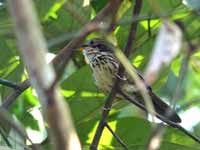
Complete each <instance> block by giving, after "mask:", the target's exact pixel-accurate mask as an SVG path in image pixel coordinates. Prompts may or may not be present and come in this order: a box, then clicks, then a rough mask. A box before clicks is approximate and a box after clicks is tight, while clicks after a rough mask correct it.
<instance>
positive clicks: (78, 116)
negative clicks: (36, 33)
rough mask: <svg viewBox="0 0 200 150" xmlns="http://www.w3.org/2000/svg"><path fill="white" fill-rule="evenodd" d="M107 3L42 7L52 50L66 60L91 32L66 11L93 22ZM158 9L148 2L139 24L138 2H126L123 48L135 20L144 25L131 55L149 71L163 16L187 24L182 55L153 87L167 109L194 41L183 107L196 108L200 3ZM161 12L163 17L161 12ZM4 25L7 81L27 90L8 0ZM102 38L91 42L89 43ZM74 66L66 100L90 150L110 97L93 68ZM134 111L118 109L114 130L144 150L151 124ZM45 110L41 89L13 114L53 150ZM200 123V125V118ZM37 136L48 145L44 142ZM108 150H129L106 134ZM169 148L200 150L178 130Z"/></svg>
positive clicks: (72, 1) (76, 60)
mask: <svg viewBox="0 0 200 150" xmlns="http://www.w3.org/2000/svg"><path fill="white" fill-rule="evenodd" d="M107 2H108V0H101V1H100V0H91V1H89V0H84V1H79V0H69V1H65V0H34V4H35V6H36V11H37V13H38V16H39V19H40V22H41V26H42V30H43V33H44V35H45V37H46V40H47V44H48V47H49V51H50V52H51V53H55V54H56V53H58V52H59V50H60V49H61V48H62V47H64V45H66V44H67V43H68V42H69V41H70V40H71V39H72V38H73V37H74V36H77V33H78V32H79V30H80V29H81V27H82V26H83V25H82V23H81V22H80V20H78V19H77V18H76V17H74V16H73V13H72V12H69V11H68V9H67V7H66V5H69V6H70V7H73V9H74V10H75V12H76V13H77V14H79V15H80V16H81V17H84V20H86V21H89V20H90V19H92V18H93V17H94V16H95V15H96V13H98V12H99V11H100V10H101V9H102V8H103V7H104V6H105V5H106V3H107ZM151 2H152V1H151ZM153 2H154V3H153V4H152V5H150V0H149V1H144V2H143V7H142V10H141V13H140V15H139V16H138V17H137V18H132V15H131V13H132V7H133V5H134V1H133V2H132V1H129V0H127V1H126V2H124V3H123V7H122V8H120V12H119V16H120V20H119V24H118V25H117V28H116V30H115V31H114V36H115V37H116V39H117V42H118V45H119V46H120V47H121V48H122V49H123V48H124V46H125V44H126V41H127V37H128V33H129V27H130V23H131V21H132V19H136V20H139V24H138V29H137V34H136V40H135V41H134V45H133V47H132V49H133V50H134V53H132V54H131V56H130V61H131V62H132V63H133V64H134V65H135V66H137V68H138V70H140V71H141V72H142V71H144V69H145V67H146V64H147V63H148V62H149V58H150V55H151V51H152V48H153V45H154V42H155V37H156V35H157V33H158V29H159V26H160V24H161V17H162V16H166V17H168V18H169V19H170V20H172V21H175V20H179V21H181V22H182V23H183V25H184V27H185V31H186V33H184V36H185V38H184V39H183V46H182V51H181V53H180V54H179V55H178V56H177V57H176V58H175V59H174V60H173V62H172V63H171V65H169V66H166V67H164V68H163V70H162V72H161V73H160V76H159V78H158V80H157V81H156V83H155V84H154V85H153V90H154V91H155V92H156V93H157V94H158V95H159V96H161V97H162V98H163V99H164V100H166V102H170V100H171V98H172V97H173V95H174V93H175V92H174V91H175V89H176V86H177V82H178V76H179V69H180V66H181V63H182V61H183V58H184V57H185V55H186V52H187V51H188V45H187V43H186V39H189V40H190V41H191V42H192V43H193V44H194V45H196V46H197V49H196V51H195V52H194V53H193V54H192V56H191V57H190V61H189V65H188V68H187V73H186V74H185V78H184V81H183V84H181V95H179V97H178V99H177V107H179V106H180V105H183V104H185V103H187V102H190V100H192V99H199V100H200V76H199V73H200V71H199V68H200V52H199V50H200V47H199V42H200V38H199V37H200V16H199V10H200V6H199V4H200V3H199V2H198V0H183V1H181V0H178V1H174V0H162V1H159V0H154V1H153ZM155 6H156V7H155ZM154 7H155V8H157V9H158V10H155V8H154ZM0 20H1V21H0V39H1V40H0V60H1V63H0V78H3V79H7V80H10V81H13V82H15V83H19V82H21V81H22V80H24V78H25V77H26V76H27V75H26V73H25V71H24V66H23V62H22V60H21V57H20V54H19V53H18V47H17V41H16V38H15V33H14V29H13V26H14V25H13V23H12V21H11V17H10V15H9V13H8V8H7V2H6V1H4V0H1V1H0ZM95 35H96V34H92V35H91V36H88V39H90V38H91V37H93V36H95ZM72 63H73V65H70V66H69V67H67V68H66V73H65V75H64V77H63V80H62V82H61V93H62V94H63V96H64V97H65V98H66V101H67V102H68V103H69V105H70V108H71V112H72V115H73V119H74V123H75V126H76V129H77V132H78V134H79V137H80V140H81V143H82V145H83V147H84V149H88V147H89V146H88V145H89V144H90V142H91V140H92V138H93V135H94V133H95V129H96V126H97V123H98V120H99V119H100V114H101V109H102V105H103V102H104V99H105V96H104V94H102V93H100V92H99V91H98V90H97V89H96V87H95V85H94V82H93V79H92V75H91V71H90V69H89V67H88V66H86V64H85V62H84V58H83V56H82V55H81V53H80V52H77V53H76V54H74V55H73V58H72ZM12 91H13V90H12V89H10V88H8V87H6V86H4V85H0V100H1V101H3V100H4V98H5V97H6V96H8V95H9V93H11V92H12ZM128 105H129V104H128V103H127V102H117V104H116V105H115V106H114V107H113V110H112V111H111V115H110V117H109V124H110V126H111V127H112V128H113V130H114V131H116V133H117V134H118V135H119V136H120V137H121V138H122V140H123V141H124V142H125V143H126V144H127V146H128V147H129V148H130V149H134V150H143V149H145V146H146V143H147V140H148V137H149V134H150V133H151V123H150V122H148V121H146V120H143V119H139V114H140V113H138V112H137V109H134V111H133V108H134V107H128ZM195 106H197V107H199V106H200V105H199V104H196V105H195ZM39 107H40V105H39V103H38V99H37V96H36V94H35V92H34V90H33V89H31V88H29V89H28V90H26V91H25V92H24V93H23V94H22V95H21V96H20V97H19V98H17V100H16V102H15V103H14V105H12V107H11V109H10V111H11V112H12V114H13V116H15V117H17V119H18V120H19V121H20V123H21V124H23V126H24V127H25V129H26V131H27V132H28V135H29V136H30V137H31V139H32V140H33V142H37V143H42V142H43V141H45V142H44V143H42V146H43V147H44V149H50V147H51V144H50V142H49V141H48V140H47V131H46V129H45V128H47V127H48V125H46V123H45V122H44V121H43V120H42V119H41V118H40V116H41V113H40V108H39ZM34 110H37V111H34ZM187 111H188V109H187V108H184V110H182V111H181V113H184V112H187ZM199 115H200V114H199ZM191 117H192V116H191ZM182 119H183V120H184V118H182ZM185 119H187V118H185ZM194 119H198V120H199V118H194ZM186 121H187V120H186ZM193 127H194V130H191V131H193V133H194V134H196V135H199V136H200V133H199V132H200V126H199V124H197V125H195V124H193ZM6 132H7V133H6V134H7V135H9V136H13V134H12V133H13V130H9V131H6ZM1 135H2V133H1ZM36 137H37V138H39V139H40V140H37V138H36ZM9 140H10V141H13V140H16V141H21V139H20V138H18V140H17V139H15V138H9ZM11 143H13V142H11ZM18 144H19V143H18ZM0 145H6V142H5V140H4V139H3V138H0ZM47 147H48V148H47ZM100 149H102V150H109V149H111V150H117V149H122V148H121V147H120V145H119V144H118V143H117V142H116V140H115V139H114V138H113V137H112V135H111V134H110V133H109V131H107V130H105V131H104V132H103V136H102V138H101V141H100ZM161 149H162V150H168V149H173V150H198V149H200V148H199V145H198V144H197V143H195V142H194V141H193V140H191V139H190V138H188V137H187V136H186V135H184V134H183V133H181V132H180V131H178V130H177V129H173V128H171V127H166V134H165V136H164V138H163V141H162V143H161Z"/></svg>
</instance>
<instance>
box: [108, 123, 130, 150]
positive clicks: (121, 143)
mask: <svg viewBox="0 0 200 150" xmlns="http://www.w3.org/2000/svg"><path fill="white" fill-rule="evenodd" d="M105 127H106V128H107V129H108V130H109V131H110V133H111V134H112V135H113V137H114V138H115V139H116V140H117V142H118V143H119V144H120V145H121V146H122V147H123V148H124V149H125V150H128V147H127V146H126V144H125V143H124V142H123V141H122V140H121V139H120V137H119V136H118V135H117V134H116V133H115V132H114V131H113V130H112V128H111V127H110V126H109V125H108V123H106V124H105Z"/></svg>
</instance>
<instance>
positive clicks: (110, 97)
mask: <svg viewBox="0 0 200 150" xmlns="http://www.w3.org/2000/svg"><path fill="white" fill-rule="evenodd" d="M141 6H142V0H136V3H135V7H134V8H133V9H134V10H133V16H137V15H138V14H139V12H140V9H141ZM135 13H136V14H135ZM136 29H137V22H133V23H132V24H131V27H130V32H129V35H128V40H127V44H126V46H125V49H124V52H125V54H127V55H128V54H129V53H130V51H131V47H132V44H133V42H134V39H135V34H136ZM123 74H124V69H123V67H122V66H121V65H120V67H119V69H118V75H119V76H123ZM118 85H119V82H118V81H115V82H114V84H113V87H112V90H111V92H110V93H109V95H108V97H107V98H106V101H105V104H104V109H103V112H102V118H101V120H100V122H99V124H98V127H97V129H96V133H95V136H94V138H93V141H92V144H91V146H90V149H91V150H96V149H97V146H98V144H99V140H100V138H101V135H102V132H103V129H104V127H105V123H106V122H107V117H108V115H109V111H110V109H111V106H112V103H113V101H114V98H115V96H116V93H117V91H118Z"/></svg>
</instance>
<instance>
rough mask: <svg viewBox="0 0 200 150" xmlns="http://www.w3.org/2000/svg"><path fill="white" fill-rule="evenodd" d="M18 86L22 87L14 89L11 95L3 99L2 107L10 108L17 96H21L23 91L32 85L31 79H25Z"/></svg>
mask: <svg viewBox="0 0 200 150" xmlns="http://www.w3.org/2000/svg"><path fill="white" fill-rule="evenodd" d="M17 86H18V87H20V88H19V89H16V90H14V91H13V92H12V93H11V94H10V95H8V96H7V97H6V98H5V99H4V100H3V104H2V105H1V107H3V108H5V109H8V108H9V107H10V106H11V105H12V104H13V102H14V101H15V100H16V99H17V97H18V96H20V95H21V94H22V93H23V91H25V90H26V89H27V88H28V87H29V86H30V83H29V80H25V81H23V82H22V83H20V84H18V85H17Z"/></svg>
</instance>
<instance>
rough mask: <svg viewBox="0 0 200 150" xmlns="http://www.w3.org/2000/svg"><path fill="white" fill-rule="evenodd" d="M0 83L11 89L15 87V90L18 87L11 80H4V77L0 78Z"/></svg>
mask: <svg viewBox="0 0 200 150" xmlns="http://www.w3.org/2000/svg"><path fill="white" fill-rule="evenodd" d="M0 84H2V85H5V86H7V87H10V88H13V89H16V90H18V89H20V87H19V86H18V84H17V83H14V82H12V81H9V80H5V79H2V78H0Z"/></svg>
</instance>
